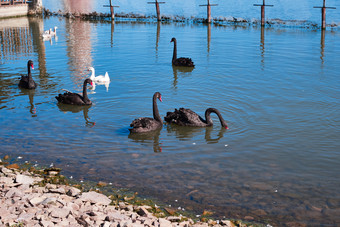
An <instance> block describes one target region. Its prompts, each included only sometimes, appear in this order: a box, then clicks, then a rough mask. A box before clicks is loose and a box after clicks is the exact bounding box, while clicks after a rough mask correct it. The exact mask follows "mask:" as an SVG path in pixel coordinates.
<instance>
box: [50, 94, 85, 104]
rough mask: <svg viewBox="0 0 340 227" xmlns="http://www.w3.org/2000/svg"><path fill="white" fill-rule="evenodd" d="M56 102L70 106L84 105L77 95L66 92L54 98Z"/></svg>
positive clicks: (81, 98)
mask: <svg viewBox="0 0 340 227" xmlns="http://www.w3.org/2000/svg"><path fill="white" fill-rule="evenodd" d="M55 98H56V99H57V100H58V102H61V103H64V104H71V105H79V104H80V105H81V104H85V103H84V100H83V97H82V96H81V95H79V94H77V93H71V92H66V93H64V94H59V95H58V96H56V97H55Z"/></svg>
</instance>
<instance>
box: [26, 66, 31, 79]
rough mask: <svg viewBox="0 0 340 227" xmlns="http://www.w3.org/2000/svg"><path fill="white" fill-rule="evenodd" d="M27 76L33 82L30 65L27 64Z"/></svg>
mask: <svg viewBox="0 0 340 227" xmlns="http://www.w3.org/2000/svg"><path fill="white" fill-rule="evenodd" d="M27 76H28V81H31V80H32V74H31V66H30V64H27Z"/></svg>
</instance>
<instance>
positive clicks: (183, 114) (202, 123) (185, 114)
mask: <svg viewBox="0 0 340 227" xmlns="http://www.w3.org/2000/svg"><path fill="white" fill-rule="evenodd" d="M211 113H215V114H217V116H218V118H219V119H220V122H221V125H222V127H225V128H226V129H228V126H227V123H226V122H225V120H224V119H223V117H222V115H221V113H220V111H218V110H217V109H215V108H208V109H207V110H206V111H205V120H204V119H203V118H201V117H200V116H199V115H198V114H197V113H195V112H194V111H192V110H190V109H185V108H180V109H179V110H177V109H175V111H174V112H167V113H166V117H164V120H165V121H166V122H168V123H174V124H177V125H181V126H195V127H208V126H212V125H213V122H212V120H211V117H210V114H211Z"/></svg>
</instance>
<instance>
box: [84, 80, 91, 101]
mask: <svg viewBox="0 0 340 227" xmlns="http://www.w3.org/2000/svg"><path fill="white" fill-rule="evenodd" d="M83 100H84V102H85V103H87V102H89V101H90V99H89V98H88V97H87V82H86V81H84V85H83Z"/></svg>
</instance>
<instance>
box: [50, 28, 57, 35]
mask: <svg viewBox="0 0 340 227" xmlns="http://www.w3.org/2000/svg"><path fill="white" fill-rule="evenodd" d="M57 28H58V27H57V26H55V27H54V31H52V29H51V28H50V34H51V35H54V36H56V35H57Z"/></svg>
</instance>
